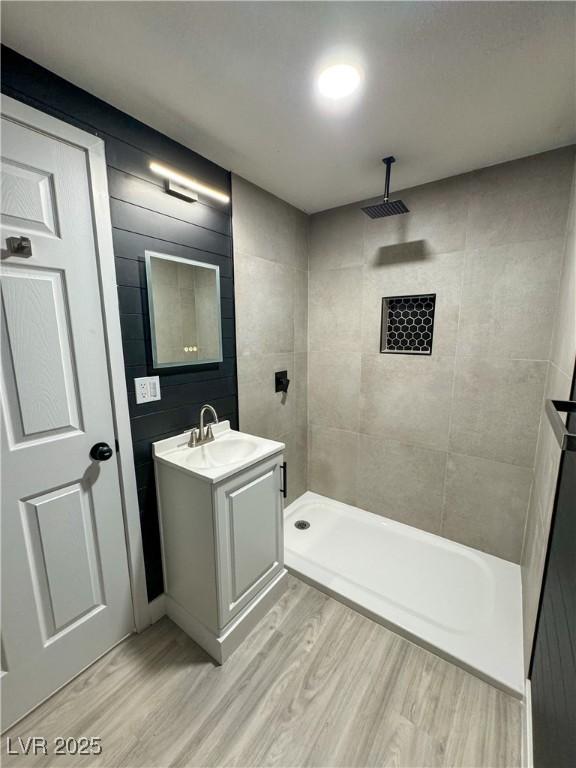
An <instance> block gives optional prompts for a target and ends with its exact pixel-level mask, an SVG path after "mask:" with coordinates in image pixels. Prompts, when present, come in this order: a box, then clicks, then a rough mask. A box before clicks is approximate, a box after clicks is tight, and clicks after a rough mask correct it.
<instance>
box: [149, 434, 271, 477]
mask: <svg viewBox="0 0 576 768" xmlns="http://www.w3.org/2000/svg"><path fill="white" fill-rule="evenodd" d="M212 432H213V434H214V441H213V442H211V443H205V444H204V445H201V446H196V447H195V448H190V447H189V445H188V443H189V441H190V435H191V430H188V431H187V432H182V434H180V435H175V436H174V437H168V438H166V440H158V441H157V442H155V443H153V456H154V460H155V461H159V462H160V463H162V464H168V465H170V466H173V467H176V468H178V469H179V470H181V471H183V472H187V473H189V474H190V475H193V476H194V477H197V478H199V479H200V480H205V481H206V482H208V483H219V482H220V481H222V480H225V479H226V478H227V477H231V476H232V475H235V474H237V473H238V472H241V471H242V470H244V469H246V468H248V467H250V466H252V465H253V464H257V463H258V462H260V461H262V460H263V459H267V458H269V457H270V456H274V455H275V454H277V453H281V452H282V451H283V450H284V449H285V447H286V446H285V445H284V443H278V442H276V441H275V440H267V439H266V438H264V437H257V436H256V435H249V434H247V433H245V432H238V431H236V430H233V429H230V422H229V421H222V422H220V423H219V424H212ZM215 443H218V446H217V450H218V452H219V454H220V455H221V456H225V455H226V454H227V452H228V451H227V449H229V453H230V456H232V457H233V456H234V447H235V446H236V445H237V446H239V447H241V448H243V449H244V452H246V451H249V455H247V456H245V457H243V458H239V459H238V460H234V459H232V460H231V461H227V462H226V463H218V464H214V465H212V466H198V463H202V462H201V461H200V462H198V461H197V459H199V458H200V457H201V456H204V455H205V454H208V453H209V452H210V450H211V449H210V446H213V445H215ZM204 447H207V448H206V450H205V451H203V452H202V449H203V448H204ZM198 452H202V454H199V453H198ZM206 463H209V459H207V460H206ZM195 464H196V466H195Z"/></svg>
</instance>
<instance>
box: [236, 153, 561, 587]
mask: <svg viewBox="0 0 576 768" xmlns="http://www.w3.org/2000/svg"><path fill="white" fill-rule="evenodd" d="M573 157H574V150H573V148H567V149H562V150H556V151H553V152H548V153H544V154H541V155H536V156H533V157H530V158H525V159H522V160H518V161H514V162H511V163H505V164H503V165H498V166H493V167H490V168H486V169H483V170H480V171H477V172H474V173H470V174H466V175H463V176H459V177H455V178H452V179H446V180H443V181H440V182H436V183H433V184H427V185H425V186H422V187H418V188H413V189H409V190H405V191H403V192H402V193H401V195H399V196H401V198H402V199H403V200H404V201H405V202H406V204H407V205H408V207H409V208H410V213H409V214H407V215H405V216H397V217H393V218H388V219H380V220H375V221H372V220H370V219H368V218H367V217H365V216H364V214H362V213H361V211H360V203H357V204H354V205H350V206H345V207H342V208H337V209H332V210H330V211H326V212H323V213H319V214H316V215H314V216H312V217H311V227H310V251H309V269H310V273H309V306H308V313H309V334H308V336H309V366H308V398H309V412H308V428H309V455H308V487H309V488H310V489H311V490H313V491H317V492H318V493H322V494H325V495H327V496H331V497H333V498H336V499H340V500H342V501H345V502H349V503H353V504H357V505H358V506H360V507H362V508H364V509H368V510H369V511H371V512H376V513H378V514H383V515H386V516H389V517H392V518H395V519H397V520H400V521H402V522H406V523H409V524H411V525H415V526H417V527H420V528H422V529H425V530H428V531H432V532H434V533H439V534H441V535H443V536H446V537H448V538H450V539H453V540H456V541H460V542H462V543H464V544H467V545H470V546H473V547H477V548H479V549H481V550H484V551H486V552H490V553H491V554H494V555H497V556H499V557H503V558H506V559H508V560H512V561H514V562H520V559H521V555H522V544H523V534H524V527H525V519H526V510H527V506H528V502H529V499H530V488H531V484H532V476H533V466H534V459H535V455H536V451H537V444H538V445H539V448H538V450H539V451H540V452H542V451H544V447H543V446H540V444H539V442H538V436H539V421H540V414H541V411H542V402H543V397H544V394H545V390H547V391H550V388H551V387H552V384H553V383H554V386H559V384H560V383H561V385H562V386H563V387H564V388H565V387H566V381H567V376H568V371H567V368H566V362H565V361H566V359H568V358H569V357H570V355H572V357H573V354H574V350H573V346H574V345H573V343H572V342H573V338H572V339H571V340H567V339H566V335H565V334H564V333H563V332H562V330H556V332H555V331H554V324H555V317H556V307H557V306H559V307H560V309H559V310H558V313H559V317H560V320H559V324H560V326H562V327H565V326H566V325H567V324H569V323H570V322H572V329H573V328H574V320H573V316H572V314H571V313H572V312H573V311H574V293H573V291H574V287H573V286H574V280H575V277H574V271H575V270H574V266H573V264H572V266H570V265H567V264H566V260H565V259H564V253H565V248H564V242H565V231H566V220H567V212H568V206H569V198H570V185H571V180H572V170H573ZM235 213H236V211H235ZM563 259H564V261H563ZM563 263H564V267H563ZM562 269H564V270H565V272H566V274H565V275H564V276H563V278H562V285H563V287H562V294H561V299H560V302H558V295H559V286H560V282H561V280H560V278H561V272H562ZM570 270H572V271H570ZM570 281H572V282H570ZM570 286H571V287H570ZM286 290H288V289H287V288H286ZM569 291H572V294H571V297H569V296H568V295H567V292H569ZM428 292H431V293H436V295H437V299H436V317H435V328H434V345H433V352H432V356H431V357H416V356H402V355H398V356H396V355H382V354H380V353H379V341H380V311H381V299H382V297H383V296H394V295H404V294H415V293H428ZM570 300H571V301H572V303H570ZM271 311H272V310H271ZM239 330H240V326H239ZM553 334H555V335H554V339H553ZM551 349H552V350H553V351H552V352H551ZM549 360H552V363H550V364H549ZM240 392H242V386H241V387H240ZM240 418H241V419H242V395H241V407H240ZM540 437H541V439H540V442H541V443H542V442H543V441H544V440H545V438H544V437H542V430H540ZM540 463H541V462H540ZM537 467H539V463H538V462H537ZM540 471H541V474H542V482H543V479H544V478H545V477H546V476H547V475H546V473H545V472H543V471H542V470H540ZM544 485H545V484H544ZM535 519H536V518H535ZM539 525H540V528H539V529H538V528H537V526H529V529H528V530H527V543H526V546H525V551H526V552H528V551H529V550H530V547H531V548H532V549H537V548H538V545H537V544H535V543H534V541H533V540H535V539H536V538H537V531H538V530H540V529H542V528H545V526H544V525H543V524H542V523H539ZM535 531H536V532H535ZM527 557H528V555H527ZM531 557H532V559H534V558H535V557H536V556H535V555H534V554H533V555H531ZM525 572H526V574H527V576H526V578H532V580H534V578H535V575H534V574H535V567H529V566H525ZM528 574H530V576H528Z"/></svg>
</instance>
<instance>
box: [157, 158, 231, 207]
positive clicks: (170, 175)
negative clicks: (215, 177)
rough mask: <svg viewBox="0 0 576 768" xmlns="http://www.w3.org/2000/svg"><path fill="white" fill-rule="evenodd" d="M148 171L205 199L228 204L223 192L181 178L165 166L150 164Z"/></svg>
mask: <svg viewBox="0 0 576 768" xmlns="http://www.w3.org/2000/svg"><path fill="white" fill-rule="evenodd" d="M150 170H151V171H152V173H155V174H157V175H158V176H162V178H164V179H170V181H174V182H175V183H176V184H180V185H182V186H183V187H186V188H187V189H191V190H193V191H194V192H198V193H199V194H200V195H206V197H211V198H212V199H213V200H218V201H219V202H220V203H229V202H230V198H229V197H228V195H225V194H224V193H223V192H220V191H219V190H217V189H214V188H213V187H208V186H206V184H202V182H200V181H196V179H191V178H190V177H189V176H183V175H182V174H181V173H178V172H177V171H173V170H172V169H171V168H167V167H166V166H165V165H161V164H160V163H155V162H152V163H150Z"/></svg>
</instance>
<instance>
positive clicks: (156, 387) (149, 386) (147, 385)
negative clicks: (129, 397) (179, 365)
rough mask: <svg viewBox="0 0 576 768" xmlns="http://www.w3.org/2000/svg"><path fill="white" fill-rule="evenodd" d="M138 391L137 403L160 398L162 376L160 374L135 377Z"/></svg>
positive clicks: (135, 387) (135, 385)
mask: <svg viewBox="0 0 576 768" xmlns="http://www.w3.org/2000/svg"><path fill="white" fill-rule="evenodd" d="M134 390H135V391H136V404H137V405H140V404H141V403H150V402H152V400H160V378H159V377H158V376H141V377H140V378H138V379H134Z"/></svg>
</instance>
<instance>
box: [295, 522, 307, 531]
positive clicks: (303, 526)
mask: <svg viewBox="0 0 576 768" xmlns="http://www.w3.org/2000/svg"><path fill="white" fill-rule="evenodd" d="M294 527H295V528H298V530H299V531H305V530H306V528H310V523H309V522H308V520H296V522H295V523H294Z"/></svg>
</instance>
